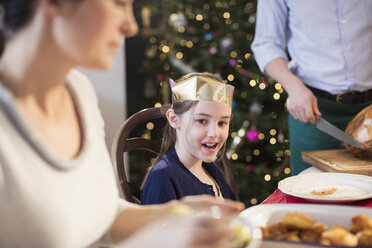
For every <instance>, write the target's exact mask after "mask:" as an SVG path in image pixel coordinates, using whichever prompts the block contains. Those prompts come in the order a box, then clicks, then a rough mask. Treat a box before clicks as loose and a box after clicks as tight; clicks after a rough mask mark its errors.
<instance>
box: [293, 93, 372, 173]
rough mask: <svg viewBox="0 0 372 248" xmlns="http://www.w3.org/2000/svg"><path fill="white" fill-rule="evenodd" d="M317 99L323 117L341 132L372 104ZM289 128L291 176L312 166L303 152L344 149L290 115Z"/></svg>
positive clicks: (334, 140)
mask: <svg viewBox="0 0 372 248" xmlns="http://www.w3.org/2000/svg"><path fill="white" fill-rule="evenodd" d="M317 99H318V107H319V110H320V112H321V113H322V117H323V118H324V119H326V120H327V121H329V122H331V123H332V124H334V125H335V126H337V127H338V128H340V129H341V130H345V128H346V125H347V123H348V122H349V121H351V120H352V119H353V118H354V117H355V115H357V114H358V113H359V112H360V111H361V110H362V109H363V108H365V107H367V106H369V105H370V104H372V102H367V103H362V104H343V103H338V102H336V101H332V100H328V99H325V98H321V97H317ZM288 127H289V148H290V151H291V156H290V168H291V175H297V174H298V173H300V172H301V171H303V170H305V169H306V168H308V167H310V166H311V165H310V164H308V163H305V162H304V161H303V160H302V157H301V152H302V151H315V150H327V149H339V148H342V147H341V146H340V144H341V141H339V140H337V139H335V138H333V137H331V136H329V135H328V134H326V133H324V132H322V131H320V130H319V129H317V128H316V127H315V125H314V124H311V123H303V122H301V121H298V120H295V119H294V118H293V117H292V115H290V114H289V115H288Z"/></svg>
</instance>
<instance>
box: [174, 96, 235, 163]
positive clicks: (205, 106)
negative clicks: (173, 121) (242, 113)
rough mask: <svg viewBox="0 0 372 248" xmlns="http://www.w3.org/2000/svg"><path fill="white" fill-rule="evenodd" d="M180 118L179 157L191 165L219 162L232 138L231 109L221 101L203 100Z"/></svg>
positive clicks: (177, 146)
mask: <svg viewBox="0 0 372 248" xmlns="http://www.w3.org/2000/svg"><path fill="white" fill-rule="evenodd" d="M178 119H179V128H177V129H176V133H177V141H176V150H177V153H178V156H179V157H180V158H181V157H182V158H183V159H184V162H185V161H189V162H190V163H196V162H198V161H200V160H201V161H204V162H213V161H215V160H216V158H217V154H218V151H219V150H220V149H221V147H222V146H223V144H224V143H225V141H226V139H227V137H228V135H229V123H230V119H231V107H230V106H229V105H227V104H224V103H220V102H214V101H199V102H198V103H197V104H196V105H194V106H193V107H192V108H191V109H190V110H189V111H187V112H185V113H184V114H182V115H181V116H179V118H178ZM185 159H187V160H185Z"/></svg>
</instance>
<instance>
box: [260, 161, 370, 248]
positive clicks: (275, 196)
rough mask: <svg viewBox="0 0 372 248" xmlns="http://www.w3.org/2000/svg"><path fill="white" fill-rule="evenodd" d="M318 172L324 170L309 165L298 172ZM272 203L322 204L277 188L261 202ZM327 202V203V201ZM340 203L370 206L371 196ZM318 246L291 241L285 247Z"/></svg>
mask: <svg viewBox="0 0 372 248" xmlns="http://www.w3.org/2000/svg"><path fill="white" fill-rule="evenodd" d="M318 172H324V171H321V170H320V169H318V168H315V167H310V168H308V169H306V170H304V171H303V172H301V173H300V174H301V175H303V174H307V173H318ZM272 203H288V204H290V203H299V204H301V203H307V204H309V203H310V204H323V203H314V202H310V201H308V200H305V199H302V198H298V197H295V196H291V195H287V194H285V193H283V192H282V191H280V190H279V189H276V190H275V191H274V193H272V194H271V195H270V196H269V197H268V198H266V200H264V201H263V202H262V203H261V204H272ZM327 204H328V203H327ZM342 205H347V206H363V207H368V208H372V198H371V199H366V200H362V201H356V202H352V203H343V204H342ZM259 247H260V248H282V247H283V244H280V243H275V242H268V241H265V240H263V241H262V243H261V245H260V246H259ZM289 247H290V248H318V247H319V246H316V245H309V244H298V243H293V244H289V243H287V244H286V248H289Z"/></svg>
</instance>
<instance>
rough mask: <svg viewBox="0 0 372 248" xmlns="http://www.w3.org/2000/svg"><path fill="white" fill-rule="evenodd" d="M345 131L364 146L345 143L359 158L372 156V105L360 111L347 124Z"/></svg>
mask: <svg viewBox="0 0 372 248" xmlns="http://www.w3.org/2000/svg"><path fill="white" fill-rule="evenodd" d="M345 132H346V133H347V134H349V135H350V136H352V137H353V138H354V139H355V140H356V141H357V142H359V143H360V144H361V145H362V146H363V148H357V147H354V146H350V145H348V144H345V146H346V148H347V149H349V150H350V151H351V153H352V154H354V155H355V156H356V157H359V158H372V105H370V106H368V107H366V108H365V109H363V110H362V111H361V112H359V113H358V114H357V115H356V116H355V117H354V118H353V119H352V120H351V121H350V122H349V123H348V125H347V126H346V130H345Z"/></svg>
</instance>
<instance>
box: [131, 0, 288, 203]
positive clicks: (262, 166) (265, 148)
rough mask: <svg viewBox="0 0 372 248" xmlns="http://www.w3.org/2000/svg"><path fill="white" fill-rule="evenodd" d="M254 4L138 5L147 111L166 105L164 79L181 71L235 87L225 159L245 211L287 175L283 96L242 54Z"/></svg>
mask: <svg viewBox="0 0 372 248" xmlns="http://www.w3.org/2000/svg"><path fill="white" fill-rule="evenodd" d="M256 5H257V1H252V0H248V1H247V0H244V1H243V0H230V1H220V0H217V1H215V0H213V1H208V2H206V1H196V0H179V1H174V0H163V1H161V3H158V4H152V5H142V6H140V10H141V16H142V23H143V25H144V29H143V35H144V37H145V39H146V40H147V42H148V46H147V48H146V50H145V61H144V63H143V66H142V73H143V74H144V75H145V76H146V80H145V85H144V91H143V94H144V99H146V101H147V102H148V105H147V107H152V106H154V105H155V106H159V105H163V104H168V103H169V101H170V99H171V98H170V89H169V85H168V79H169V77H171V78H173V79H177V78H179V77H180V76H182V75H184V74H186V73H189V72H206V71H207V72H211V73H216V74H219V75H220V76H221V77H222V78H223V79H227V81H228V82H229V83H230V84H232V85H234V86H235V93H234V101H235V102H234V103H233V120H232V123H231V136H230V137H229V139H228V141H227V149H226V152H227V153H226V154H227V157H228V158H229V160H230V164H231V166H232V170H233V173H234V176H235V181H236V184H237V187H238V190H239V196H240V200H241V201H243V202H244V203H245V204H246V205H247V206H250V205H254V204H257V203H260V202H261V201H262V200H264V199H265V198H266V197H267V196H268V195H269V194H271V193H272V192H273V191H274V190H275V189H276V187H277V183H278V181H279V180H281V179H283V178H284V177H286V176H287V175H288V174H289V173H290V170H289V168H288V166H289V164H288V163H289V160H288V158H289V155H290V154H289V150H288V138H287V137H288V133H287V112H286V110H285V106H284V103H285V99H286V95H285V92H284V91H283V89H282V87H281V85H280V84H279V83H276V82H274V81H273V80H271V79H268V78H266V77H265V76H264V75H262V74H261V73H260V71H259V69H258V67H257V65H256V63H255V61H254V57H253V55H252V51H251V49H250V45H251V42H252V40H253V36H254V28H255V18H256ZM154 20H155V21H154ZM150 21H152V24H151V25H150ZM144 133H145V135H151V131H150V130H145V131H144ZM132 160H133V161H134V160H135V159H132Z"/></svg>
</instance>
